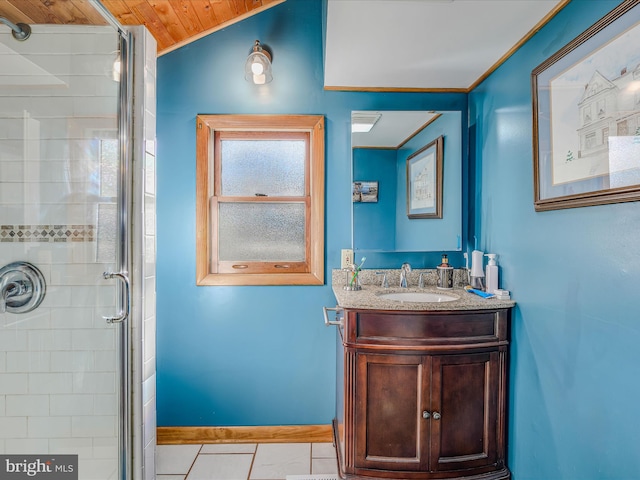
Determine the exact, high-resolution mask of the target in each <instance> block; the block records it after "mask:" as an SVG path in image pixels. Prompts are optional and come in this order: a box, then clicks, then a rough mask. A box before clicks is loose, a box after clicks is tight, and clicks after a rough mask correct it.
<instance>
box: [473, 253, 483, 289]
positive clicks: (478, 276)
mask: <svg viewBox="0 0 640 480" xmlns="http://www.w3.org/2000/svg"><path fill="white" fill-rule="evenodd" d="M483 258H484V252H483V251H481V250H474V251H473V252H471V276H470V280H471V287H473V288H475V289H476V290H483V291H484V269H483V268H482V259H483Z"/></svg>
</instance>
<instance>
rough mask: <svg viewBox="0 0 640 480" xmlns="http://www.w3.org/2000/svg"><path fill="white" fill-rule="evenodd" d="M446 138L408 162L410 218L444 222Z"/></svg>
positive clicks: (419, 152)
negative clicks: (437, 219) (443, 193)
mask: <svg viewBox="0 0 640 480" xmlns="http://www.w3.org/2000/svg"><path fill="white" fill-rule="evenodd" d="M443 155H444V137H443V136H442V135H441V136H439V137H438V138H436V139H435V140H434V141H433V142H431V143H429V144H428V145H426V146H424V147H423V148H421V149H420V150H418V151H417V152H415V153H413V154H412V155H410V156H409V157H408V158H407V217H409V218H442V169H443Z"/></svg>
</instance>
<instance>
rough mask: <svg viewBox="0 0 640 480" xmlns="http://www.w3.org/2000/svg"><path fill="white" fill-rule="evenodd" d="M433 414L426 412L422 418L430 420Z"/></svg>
mask: <svg viewBox="0 0 640 480" xmlns="http://www.w3.org/2000/svg"><path fill="white" fill-rule="evenodd" d="M430 417H431V414H430V413H429V412H427V411H426V410H425V411H424V412H422V418H430Z"/></svg>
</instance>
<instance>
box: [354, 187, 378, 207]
mask: <svg viewBox="0 0 640 480" xmlns="http://www.w3.org/2000/svg"><path fill="white" fill-rule="evenodd" d="M351 196H352V199H353V201H354V202H363V203H375V202H377V201H378V182H353V188H352V190H351Z"/></svg>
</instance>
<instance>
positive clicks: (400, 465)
mask: <svg viewBox="0 0 640 480" xmlns="http://www.w3.org/2000/svg"><path fill="white" fill-rule="evenodd" d="M428 361H429V357H425V356H420V355H382V354H361V353H359V354H358V355H357V360H356V379H357V380H356V392H355V394H356V405H355V412H356V413H355V416H356V418H355V424H356V432H355V466H356V468H366V469H383V470H405V471H424V470H425V468H426V460H427V455H428V448H427V446H426V439H425V433H424V431H423V430H424V428H425V427H428V421H425V420H423V418H422V412H423V410H424V408H425V406H426V399H425V398H424V394H425V390H424V389H423V384H424V383H425V381H426V378H425V374H426V372H427V371H428V368H427V362H428Z"/></svg>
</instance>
